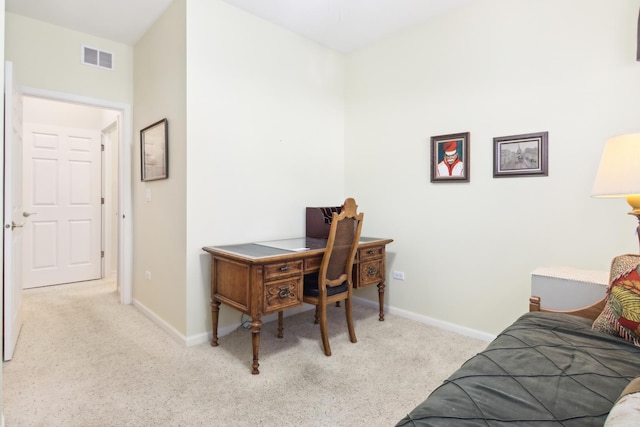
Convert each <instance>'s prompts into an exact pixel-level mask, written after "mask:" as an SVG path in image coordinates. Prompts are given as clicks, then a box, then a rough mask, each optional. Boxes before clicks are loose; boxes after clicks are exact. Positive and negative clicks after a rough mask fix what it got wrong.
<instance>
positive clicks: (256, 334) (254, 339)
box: [251, 319, 262, 375]
mask: <svg viewBox="0 0 640 427" xmlns="http://www.w3.org/2000/svg"><path fill="white" fill-rule="evenodd" d="M261 327H262V321H261V320H260V319H253V320H252V321H251V345H252V346H253V363H252V364H251V368H252V369H251V373H252V374H253V375H258V374H259V373H260V371H259V370H258V366H260V364H259V363H258V352H259V351H260V329H261Z"/></svg>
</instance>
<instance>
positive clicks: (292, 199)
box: [186, 0, 358, 334]
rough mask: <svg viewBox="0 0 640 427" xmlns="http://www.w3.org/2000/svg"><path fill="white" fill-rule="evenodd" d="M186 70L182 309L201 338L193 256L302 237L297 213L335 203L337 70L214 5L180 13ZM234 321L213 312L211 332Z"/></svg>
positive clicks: (299, 42) (316, 54) (205, 302)
mask: <svg viewBox="0 0 640 427" xmlns="http://www.w3.org/2000/svg"><path fill="white" fill-rule="evenodd" d="M187 58H188V65H187V111H188V117H187V121H188V141H189V150H188V154H187V164H188V165H189V167H188V169H187V171H186V173H187V187H186V188H187V190H186V191H187V207H188V208H187V251H186V259H187V265H188V268H187V282H188V295H187V304H188V323H189V328H188V329H189V333H190V334H196V333H202V332H205V331H209V330H210V329H211V324H210V317H211V316H210V305H209V301H210V285H209V280H210V279H209V277H210V275H209V262H210V260H209V258H210V257H209V255H208V254H206V253H205V252H203V251H202V249H201V248H202V247H203V246H210V245H221V244H230V243H241V242H250V241H259V240H268V239H274V238H286V237H295V236H300V235H303V233H304V207H305V206H326V205H335V204H336V203H341V202H342V201H343V200H344V197H345V193H344V93H343V90H344V82H343V72H344V69H343V66H344V59H343V57H342V55H340V54H338V53H336V52H333V51H331V50H329V49H326V48H324V47H321V46H320V45H317V44H315V43H313V42H310V41H308V40H306V39H303V38H301V37H299V36H297V35H294V34H293V33H291V32H289V31H287V30H284V29H282V28H280V27H277V26H275V25H273V24H271V23H268V22H266V21H264V20H262V19H259V18H257V17H255V16H252V15H249V14H247V13H245V12H243V11H241V10H239V9H237V8H234V7H231V6H229V5H227V4H225V3H222V2H220V1H217V0H214V1H212V0H190V1H189V2H188V3H187ZM350 195H351V194H350ZM353 196H354V197H356V199H357V198H358V194H354V195H353ZM239 320H240V313H239V312H237V311H235V310H232V309H229V308H228V307H223V308H222V309H221V314H220V326H221V327H224V326H227V325H231V324H238V322H239Z"/></svg>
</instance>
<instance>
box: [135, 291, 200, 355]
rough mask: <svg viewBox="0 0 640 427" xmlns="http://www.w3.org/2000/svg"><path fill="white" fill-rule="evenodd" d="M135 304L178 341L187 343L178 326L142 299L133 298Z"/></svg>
mask: <svg viewBox="0 0 640 427" xmlns="http://www.w3.org/2000/svg"><path fill="white" fill-rule="evenodd" d="M133 305H134V306H135V307H136V308H138V309H140V311H141V312H142V314H144V315H145V316H147V317H148V318H149V319H151V320H152V321H153V322H154V323H155V324H157V325H158V326H160V328H161V329H163V330H164V331H165V332H167V333H168V334H169V335H170V336H171V337H173V338H174V339H175V340H176V341H178V342H179V343H181V344H183V345H185V344H186V342H187V338H186V337H185V336H184V335H182V334H181V333H180V332H179V331H178V330H177V329H176V328H174V327H173V326H171V325H170V324H168V323H167V322H165V321H164V320H163V319H161V318H160V317H158V315H157V314H155V313H154V312H153V311H152V310H150V309H149V308H148V307H147V306H146V305H144V304H142V303H141V302H140V301H138V300H136V299H134V300H133Z"/></svg>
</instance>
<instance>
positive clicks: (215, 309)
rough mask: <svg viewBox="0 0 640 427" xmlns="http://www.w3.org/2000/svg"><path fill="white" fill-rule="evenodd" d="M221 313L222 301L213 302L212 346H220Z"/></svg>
mask: <svg viewBox="0 0 640 427" xmlns="http://www.w3.org/2000/svg"><path fill="white" fill-rule="evenodd" d="M219 313H220V301H216V300H211V328H212V329H213V334H212V335H213V336H212V337H211V346H212V347H217V346H218V314H219Z"/></svg>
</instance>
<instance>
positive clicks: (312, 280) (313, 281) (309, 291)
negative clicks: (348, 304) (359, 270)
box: [303, 274, 347, 297]
mask: <svg viewBox="0 0 640 427" xmlns="http://www.w3.org/2000/svg"><path fill="white" fill-rule="evenodd" d="M343 292H347V282H346V281H345V282H344V283H342V284H341V285H338V286H331V287H329V286H327V296H328V297H330V296H332V295H336V294H341V293H343ZM303 293H304V295H305V296H308V297H319V296H320V289H319V288H318V275H317V274H309V275H306V276H304V291H303Z"/></svg>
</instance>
